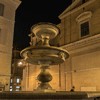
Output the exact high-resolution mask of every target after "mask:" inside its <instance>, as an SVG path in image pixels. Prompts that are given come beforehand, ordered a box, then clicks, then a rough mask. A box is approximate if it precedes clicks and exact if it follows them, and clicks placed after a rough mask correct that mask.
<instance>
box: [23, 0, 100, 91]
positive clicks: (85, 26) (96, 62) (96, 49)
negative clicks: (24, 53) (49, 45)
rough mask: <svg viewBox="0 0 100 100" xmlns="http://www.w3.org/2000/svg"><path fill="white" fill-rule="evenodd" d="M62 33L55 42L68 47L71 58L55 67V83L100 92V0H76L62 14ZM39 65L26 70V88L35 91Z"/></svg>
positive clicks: (59, 86) (24, 80) (53, 82)
mask: <svg viewBox="0 0 100 100" xmlns="http://www.w3.org/2000/svg"><path fill="white" fill-rule="evenodd" d="M59 18H60V19H61V23H60V24H59V25H58V27H59V28H60V30H61V34H60V35H59V36H58V37H57V38H56V41H55V42H59V46H60V47H62V48H64V49H66V50H68V51H69V53H70V57H69V59H68V60H66V62H65V63H63V64H61V65H57V66H51V67H50V72H51V74H52V75H53V80H52V81H51V83H50V84H51V86H52V87H53V88H54V89H56V90H57V91H59V90H60V91H61V90H66V91H69V90H70V89H71V87H72V86H75V90H76V91H87V90H88V91H100V84H99V83H100V77H99V76H100V68H99V66H100V20H99V18H100V1H99V0H73V3H72V4H71V5H70V6H69V7H68V8H67V9H66V10H65V11H64V12H63V13H62V14H61V15H60V16H59ZM38 73H39V66H36V65H31V64H27V67H26V68H25V69H24V73H23V76H24V77H23V84H22V90H23V91H33V89H35V88H36V87H37V86H38V84H39V82H38V80H37V79H36V77H37V75H38Z"/></svg>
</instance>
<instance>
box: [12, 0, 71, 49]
mask: <svg viewBox="0 0 100 100" xmlns="http://www.w3.org/2000/svg"><path fill="white" fill-rule="evenodd" d="M21 1H22V3H21V4H20V6H19V7H18V8H17V10H16V16H15V29H14V42H13V45H14V48H17V49H19V50H22V49H24V48H25V47H27V46H29V41H30V38H29V37H28V34H30V28H31V26H32V25H34V24H36V23H39V22H51V23H53V24H59V23H60V19H59V18H58V16H59V15H60V14H61V13H62V12H63V11H64V10H65V9H66V8H67V7H68V6H69V5H70V4H71V0H21Z"/></svg>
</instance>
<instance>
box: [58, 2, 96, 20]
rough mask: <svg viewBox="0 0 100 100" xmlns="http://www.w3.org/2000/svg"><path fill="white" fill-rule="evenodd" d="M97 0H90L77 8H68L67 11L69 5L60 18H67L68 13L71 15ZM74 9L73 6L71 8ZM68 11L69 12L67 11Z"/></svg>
mask: <svg viewBox="0 0 100 100" xmlns="http://www.w3.org/2000/svg"><path fill="white" fill-rule="evenodd" d="M95 1H96V0H90V1H88V2H86V3H84V4H83V5H81V6H79V7H77V8H75V9H73V10H70V11H69V10H68V11H67V9H69V8H70V7H71V6H69V7H68V8H67V9H66V10H65V11H64V12H63V13H62V14H61V15H59V16H58V17H59V18H60V19H63V18H65V17H66V16H68V15H70V14H72V13H75V12H76V11H78V10H80V9H81V8H84V7H85V6H87V5H89V4H91V3H93V2H95ZM71 9H72V8H71ZM66 11H67V12H66Z"/></svg>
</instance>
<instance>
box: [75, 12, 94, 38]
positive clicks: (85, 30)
mask: <svg viewBox="0 0 100 100" xmlns="http://www.w3.org/2000/svg"><path fill="white" fill-rule="evenodd" d="M91 17H92V12H91V11H86V12H83V13H81V14H80V15H78V16H77V17H76V22H77V25H78V26H79V28H78V29H79V38H82V37H84V36H87V35H90V33H91V27H90V21H91Z"/></svg>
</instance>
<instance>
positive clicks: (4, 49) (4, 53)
mask: <svg viewBox="0 0 100 100" xmlns="http://www.w3.org/2000/svg"><path fill="white" fill-rule="evenodd" d="M19 4H20V2H19V0H0V90H1V91H2V90H4V91H8V90H9V85H10V76H11V59H12V48H13V47H12V45H13V44H12V43H13V31H14V23H15V10H16V9H17V7H18V5H19Z"/></svg>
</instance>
